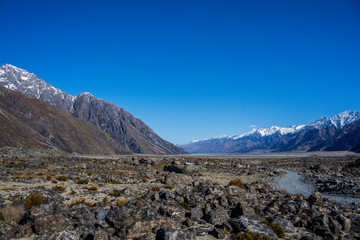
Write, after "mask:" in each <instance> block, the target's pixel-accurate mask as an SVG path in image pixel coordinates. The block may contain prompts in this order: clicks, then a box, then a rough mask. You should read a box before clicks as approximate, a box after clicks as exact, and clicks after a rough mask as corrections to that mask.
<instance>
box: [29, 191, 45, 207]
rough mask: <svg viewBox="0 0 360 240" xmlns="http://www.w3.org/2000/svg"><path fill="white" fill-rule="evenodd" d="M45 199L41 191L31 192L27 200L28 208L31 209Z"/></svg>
mask: <svg viewBox="0 0 360 240" xmlns="http://www.w3.org/2000/svg"><path fill="white" fill-rule="evenodd" d="M44 200H45V197H44V196H43V195H41V194H40V193H31V194H30V195H29V196H27V198H26V200H25V207H26V209H30V208H32V207H33V206H37V205H40V203H42V202H43V201H44Z"/></svg>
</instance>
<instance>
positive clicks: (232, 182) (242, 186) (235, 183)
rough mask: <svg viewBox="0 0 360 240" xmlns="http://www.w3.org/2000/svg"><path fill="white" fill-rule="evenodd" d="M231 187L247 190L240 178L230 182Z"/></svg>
mask: <svg viewBox="0 0 360 240" xmlns="http://www.w3.org/2000/svg"><path fill="white" fill-rule="evenodd" d="M228 185H229V186H238V187H241V188H245V186H244V184H243V182H242V180H241V179H240V178H234V179H231V180H230V181H229V184H228Z"/></svg>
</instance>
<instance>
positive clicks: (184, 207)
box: [179, 201, 191, 211]
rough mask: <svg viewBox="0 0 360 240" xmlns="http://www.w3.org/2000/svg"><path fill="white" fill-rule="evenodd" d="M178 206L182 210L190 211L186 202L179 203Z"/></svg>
mask: <svg viewBox="0 0 360 240" xmlns="http://www.w3.org/2000/svg"><path fill="white" fill-rule="evenodd" d="M179 204H180V206H181V207H182V208H183V209H185V210H189V211H190V210H191V207H190V204H188V203H187V202H185V201H180V202H179Z"/></svg>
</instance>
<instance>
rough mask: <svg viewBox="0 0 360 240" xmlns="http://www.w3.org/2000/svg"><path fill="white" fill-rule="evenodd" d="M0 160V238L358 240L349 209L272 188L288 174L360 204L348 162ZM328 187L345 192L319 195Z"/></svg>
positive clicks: (5, 153) (359, 220)
mask: <svg viewBox="0 0 360 240" xmlns="http://www.w3.org/2000/svg"><path fill="white" fill-rule="evenodd" d="M0 159H1V160H0V166H1V167H0V239H12V238H14V239H20V238H21V239H98V240H100V239H101V240H102V239H167V240H170V239H172V240H175V239H178V240H180V239H184V240H185V239H235V240H238V239H303V240H305V239H360V234H359V233H360V214H359V209H358V207H357V206H356V205H350V206H344V205H341V204H340V203H337V202H335V201H334V200H331V199H327V198H323V197H322V194H321V193H320V192H315V193H313V194H312V195H311V196H309V197H305V196H303V195H291V194H288V193H287V192H286V191H285V190H277V189H275V188H274V186H273V185H274V184H273V180H274V179H275V178H277V177H280V176H281V175H282V174H283V172H281V171H280V170H278V169H289V170H296V171H298V172H301V173H303V174H304V178H306V179H310V180H308V181H313V182H314V183H316V184H317V185H316V187H317V189H318V190H320V191H323V190H324V189H326V191H324V192H329V191H333V192H334V193H341V194H343V195H345V194H349V195H351V196H358V189H359V188H358V186H359V182H360V181H359V176H360V174H359V168H360V164H359V163H360V162H359V160H358V161H356V160H357V159H358V157H354V156H346V157H301V156H299V157H292V158H256V157H252V158H244V157H239V156H231V157H221V156H165V157H164V156H121V157H119V156H114V157H94V156H92V157H84V156H71V155H64V154H62V153H56V152H45V153H44V152H37V151H22V150H19V149H9V148H6V149H2V150H1V155H0ZM315 178H316V181H315V180H312V179H315ZM334 179H335V180H336V181H337V182H336V184H335V186H344V187H340V188H338V187H335V188H333V187H324V186H326V185H329V186H332V185H333V184H330V183H332V181H333V180H334ZM350 180H351V181H352V182H349V181H350ZM348 183H351V184H352V185H351V186H352V189H354V190H353V191H352V190H351V189H349V188H347V187H346V185H347V184H348ZM341 189H342V190H341Z"/></svg>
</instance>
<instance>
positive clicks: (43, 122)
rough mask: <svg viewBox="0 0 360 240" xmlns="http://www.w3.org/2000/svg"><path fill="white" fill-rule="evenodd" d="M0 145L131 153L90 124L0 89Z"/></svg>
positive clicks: (97, 152)
mask: <svg viewBox="0 0 360 240" xmlns="http://www.w3.org/2000/svg"><path fill="white" fill-rule="evenodd" d="M0 132H1V134H0V146H1V147H4V146H13V147H25V148H57V149H60V150H64V151H66V152H70V153H74V152H76V153H80V154H127V153H130V151H129V150H128V149H127V148H126V147H125V146H124V145H122V144H120V143H119V142H117V141H115V140H114V139H112V138H111V137H110V136H109V135H108V134H107V133H105V132H103V131H102V130H100V129H98V128H96V127H95V126H94V125H92V124H91V123H89V122H86V121H84V120H81V119H77V118H74V117H72V116H71V115H70V114H69V113H67V112H66V111H64V110H61V109H59V108H57V107H55V106H52V105H50V104H48V103H45V102H43V101H41V100H38V99H35V98H29V97H26V96H24V95H23V94H21V93H18V92H14V91H11V90H9V89H6V88H4V87H0Z"/></svg>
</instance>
